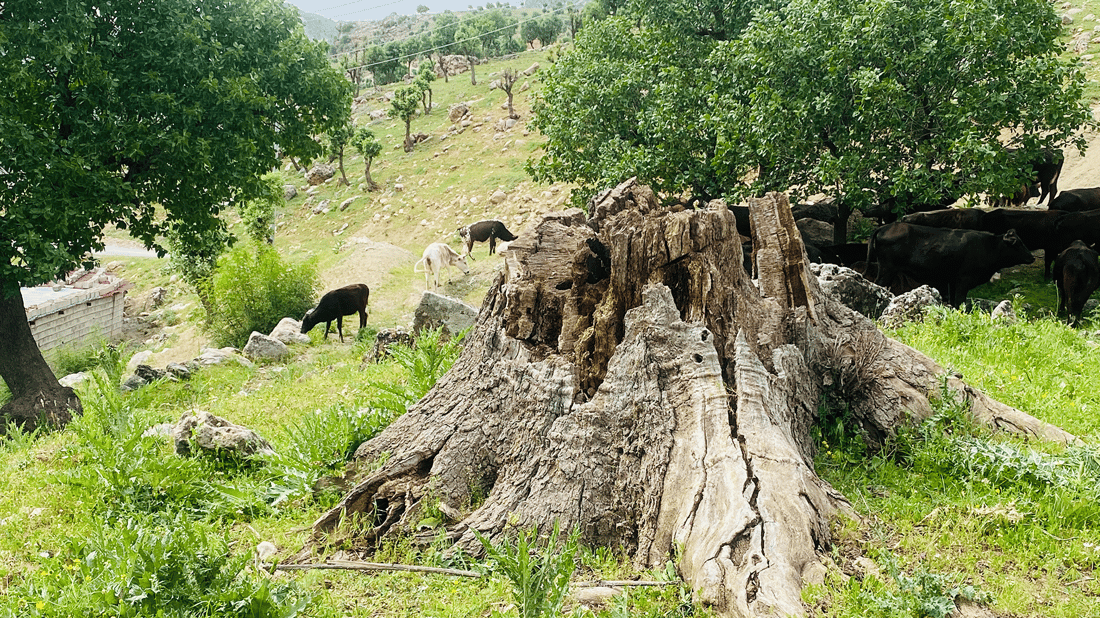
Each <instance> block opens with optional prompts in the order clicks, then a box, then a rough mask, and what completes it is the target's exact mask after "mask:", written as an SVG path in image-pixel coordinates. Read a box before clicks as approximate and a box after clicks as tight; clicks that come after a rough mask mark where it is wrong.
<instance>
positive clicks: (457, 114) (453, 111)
mask: <svg viewBox="0 0 1100 618" xmlns="http://www.w3.org/2000/svg"><path fill="white" fill-rule="evenodd" d="M469 113H470V108H469V107H467V106H466V104H465V103H455V104H454V105H452V106H450V107H448V108H447V118H449V119H450V121H451V122H458V121H459V120H462V119H463V118H464V117H465V116H466V114H469Z"/></svg>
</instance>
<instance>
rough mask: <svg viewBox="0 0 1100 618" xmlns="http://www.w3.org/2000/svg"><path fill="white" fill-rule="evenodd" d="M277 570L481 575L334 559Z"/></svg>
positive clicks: (278, 567) (416, 566)
mask: <svg viewBox="0 0 1100 618" xmlns="http://www.w3.org/2000/svg"><path fill="white" fill-rule="evenodd" d="M275 569H276V570H277V571H309V570H325V569H328V570H344V571H414V572H417V573H436V574H439V575H456V576H459V577H475V578H476V577H481V573H478V572H477V571H462V570H459V569H444V568H440V567H429V566H419V565H415V564H392V563H383V562H359V561H357V560H333V561H332V562H322V563H319V564H280V565H277V566H276V567H275Z"/></svg>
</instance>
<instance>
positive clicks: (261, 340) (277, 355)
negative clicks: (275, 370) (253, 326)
mask: <svg viewBox="0 0 1100 618" xmlns="http://www.w3.org/2000/svg"><path fill="white" fill-rule="evenodd" d="M244 355H245V356H246V357H248V358H251V359H271V360H280V359H283V358H286V357H287V356H289V355H290V350H288V349H287V347H286V344H285V343H283V342H282V341H279V340H278V339H275V338H274V337H269V336H267V335H265V334H263V333H258V332H256V331H252V334H251V335H249V336H248V343H247V344H245V346H244Z"/></svg>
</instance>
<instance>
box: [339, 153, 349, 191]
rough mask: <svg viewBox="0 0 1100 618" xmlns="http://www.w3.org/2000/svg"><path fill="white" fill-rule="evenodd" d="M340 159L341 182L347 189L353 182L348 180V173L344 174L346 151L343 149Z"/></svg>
mask: <svg viewBox="0 0 1100 618" xmlns="http://www.w3.org/2000/svg"><path fill="white" fill-rule="evenodd" d="M338 158H339V159H340V182H341V183H342V184H343V185H344V186H345V187H347V186H349V185H351V182H350V181H349V180H348V175H347V173H345V172H344V149H343V148H341V149H340V155H339V157H338Z"/></svg>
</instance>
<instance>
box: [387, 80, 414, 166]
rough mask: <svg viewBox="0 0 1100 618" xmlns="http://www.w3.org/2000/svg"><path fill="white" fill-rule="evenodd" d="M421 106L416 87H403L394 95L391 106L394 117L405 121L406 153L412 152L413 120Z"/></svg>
mask: <svg viewBox="0 0 1100 618" xmlns="http://www.w3.org/2000/svg"><path fill="white" fill-rule="evenodd" d="M419 105H420V90H418V89H417V88H416V87H415V86H402V87H400V88H398V89H397V90H396V91H395V92H394V93H393V100H392V101H390V106H391V108H392V110H393V115H394V116H395V117H397V118H400V119H401V120H403V121H405V152H412V149H413V141H412V119H413V116H416V110H417V107H418V106H419Z"/></svg>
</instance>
